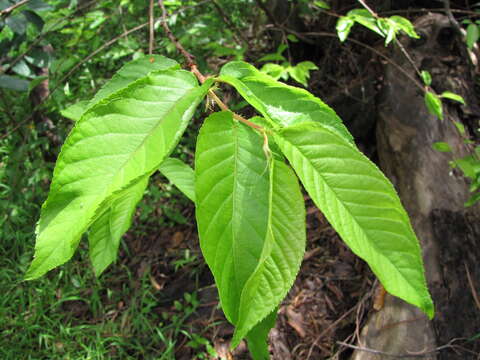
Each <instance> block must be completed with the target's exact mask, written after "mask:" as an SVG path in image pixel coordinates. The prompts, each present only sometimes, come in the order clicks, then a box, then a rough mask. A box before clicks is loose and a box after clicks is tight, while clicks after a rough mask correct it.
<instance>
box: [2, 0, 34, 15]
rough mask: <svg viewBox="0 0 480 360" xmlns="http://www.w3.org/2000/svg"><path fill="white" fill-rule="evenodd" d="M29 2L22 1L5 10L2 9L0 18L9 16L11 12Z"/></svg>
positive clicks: (27, 0)
mask: <svg viewBox="0 0 480 360" xmlns="http://www.w3.org/2000/svg"><path fill="white" fill-rule="evenodd" d="M29 1H30V0H22V1H19V2H18V3H16V4H14V5H12V6H10V7H8V8H6V9H3V10H2V11H0V17H2V16H5V15H8V14H10V13H11V12H12V11H13V10H15V9H16V8H19V7H20V6H22V5H25V4H26V3H28V2H29Z"/></svg>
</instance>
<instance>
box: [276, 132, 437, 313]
mask: <svg viewBox="0 0 480 360" xmlns="http://www.w3.org/2000/svg"><path fill="white" fill-rule="evenodd" d="M275 140H276V142H277V144H278V145H279V147H280V148H281V150H282V151H283V153H284V154H285V155H286V157H287V158H288V160H289V162H290V164H291V165H292V166H293V168H294V169H295V171H296V173H297V175H298V176H299V177H300V179H301V181H302V183H303V185H304V187H305V189H306V190H307V192H308V193H309V194H310V196H311V198H312V199H313V201H314V202H315V204H316V205H317V206H318V207H319V208H320V210H321V211H322V212H323V213H324V214H325V216H326V217H327V219H328V220H329V222H330V223H331V224H332V226H333V227H334V228H335V229H336V230H337V232H338V233H339V234H340V236H341V237H342V239H343V240H344V241H345V242H346V243H347V244H348V246H349V247H350V248H351V249H352V251H353V252H354V253H355V254H357V255H358V256H360V257H361V258H362V259H364V260H365V261H366V262H367V263H368V264H369V265H370V267H371V269H372V270H373V272H374V273H375V274H376V275H377V277H378V278H379V280H380V281H381V282H382V284H383V285H384V287H385V289H386V290H387V291H388V292H389V293H390V294H392V295H395V296H398V297H400V298H401V299H403V300H405V301H407V302H409V303H411V304H413V305H415V306H418V307H419V308H420V309H422V310H423V311H424V312H425V313H426V314H427V315H428V316H429V317H430V318H431V317H433V313H434V309H433V303H432V300H431V298H430V295H429V293H428V290H427V287H426V281H425V276H424V272H423V264H422V257H421V252H420V246H419V243H418V240H417V238H416V236H415V233H414V232H413V230H412V227H411V225H410V221H409V219H408V215H407V213H406V212H405V210H404V209H403V207H402V204H401V202H400V199H399V198H398V196H397V194H396V192H395V190H394V188H393V186H392V185H391V184H390V182H389V181H388V179H387V178H385V176H384V175H383V174H382V172H381V171H380V170H379V169H378V168H377V167H376V166H375V165H374V164H373V163H372V162H371V161H370V160H368V159H367V158H366V157H365V156H364V155H363V154H361V153H360V152H359V151H358V150H357V148H356V147H355V146H354V145H352V144H350V143H349V142H347V141H345V139H343V138H342V137H340V136H338V135H337V134H336V133H334V132H332V131H331V130H330V129H329V128H326V127H324V126H322V125H321V124H318V123H310V124H299V125H295V126H292V127H288V128H284V129H282V130H280V131H279V132H278V133H276V135H275Z"/></svg>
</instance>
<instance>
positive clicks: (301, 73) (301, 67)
mask: <svg viewBox="0 0 480 360" xmlns="http://www.w3.org/2000/svg"><path fill="white" fill-rule="evenodd" d="M310 70H318V66H317V65H315V64H314V63H312V62H311V61H302V62H300V63H298V64H297V65H295V66H291V67H289V68H288V73H289V74H290V76H291V77H292V78H293V79H294V80H295V81H298V82H299V83H300V84H302V85H303V86H305V87H307V86H308V79H309V78H310Z"/></svg>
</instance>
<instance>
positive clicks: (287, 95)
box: [218, 61, 353, 142]
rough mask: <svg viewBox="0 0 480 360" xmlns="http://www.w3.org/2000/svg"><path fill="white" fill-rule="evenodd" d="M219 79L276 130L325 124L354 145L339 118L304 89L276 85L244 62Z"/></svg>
mask: <svg viewBox="0 0 480 360" xmlns="http://www.w3.org/2000/svg"><path fill="white" fill-rule="evenodd" d="M218 79H219V80H220V81H223V82H226V83H228V84H230V85H232V86H233V87H234V88H235V89H236V90H237V91H238V92H239V93H240V94H241V95H242V97H243V98H244V99H245V100H247V101H248V102H249V103H250V104H251V105H252V106H253V107H254V108H256V109H257V110H258V111H259V112H260V113H261V114H262V115H263V116H264V117H265V118H266V119H267V120H269V121H270V123H271V124H272V127H282V126H290V125H293V124H298V123H302V122H321V123H322V124H324V125H325V126H328V127H330V128H332V129H333V130H334V131H336V132H337V133H338V134H339V135H341V136H342V137H344V138H345V139H348V140H349V141H350V142H353V138H352V136H351V135H350V133H349V132H348V130H347V129H346V127H345V126H344V125H343V123H342V120H341V119H340V118H339V117H338V116H337V114H336V113H335V112H334V111H333V110H332V109H331V108H330V107H329V106H328V105H326V104H325V103H324V102H323V101H321V100H320V99H318V98H316V97H314V96H313V95H312V94H310V93H309V92H308V91H306V90H304V89H300V88H296V87H293V86H289V85H286V84H282V83H280V82H278V81H274V80H273V79H271V78H270V77H268V76H266V75H265V74H262V73H261V72H260V71H259V70H257V69H255V67H253V66H252V65H250V64H247V63H245V62H242V61H233V62H230V63H228V64H226V65H225V66H223V68H222V70H221V71H220V77H219V78H218ZM299 109H301V111H299Z"/></svg>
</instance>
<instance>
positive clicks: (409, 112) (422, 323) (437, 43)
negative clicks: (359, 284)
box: [353, 14, 480, 360]
mask: <svg viewBox="0 0 480 360" xmlns="http://www.w3.org/2000/svg"><path fill="white" fill-rule="evenodd" d="M415 25H416V28H417V31H418V32H419V33H420V35H421V36H422V38H421V39H420V40H412V39H403V40H402V43H403V44H404V46H405V48H406V50H407V52H408V53H409V54H410V57H411V60H412V61H413V62H414V63H415V64H416V66H417V67H418V68H419V69H421V70H428V71H429V72H430V74H432V77H433V83H432V87H433V89H434V90H435V91H436V93H437V94H440V93H442V92H443V91H446V90H449V91H453V92H455V93H457V94H460V95H462V96H463V97H464V99H465V100H466V101H467V106H465V107H463V106H461V105H459V104H458V103H453V102H450V101H447V100H444V107H443V108H444V113H445V119H444V120H443V121H441V120H439V119H437V118H435V117H434V116H432V115H430V114H429V113H428V111H427V109H426V107H425V103H424V99H423V96H424V94H423V92H422V91H421V88H420V87H419V86H417V85H415V83H414V82H413V81H412V80H411V79H409V78H407V77H406V76H405V75H403V74H402V73H401V72H399V71H398V69H397V68H396V67H394V66H392V65H391V64H389V65H387V66H386V70H385V84H386V85H385V88H384V90H383V92H382V98H381V99H380V103H379V116H378V123H377V143H378V144H377V145H378V154H379V158H380V164H381V167H382V169H383V171H384V172H385V173H386V175H387V176H388V177H389V178H390V180H391V181H392V182H393V183H394V185H395V187H396V189H397V191H398V192H399V195H400V198H401V199H402V202H403V204H404V206H405V207H406V209H407V211H408V213H409V215H410V218H411V221H412V225H413V227H414V229H415V231H416V233H417V236H418V237H419V239H420V242H421V244H422V248H423V255H424V262H425V269H426V275H427V279H428V284H429V289H430V291H431V294H432V297H433V301H434V303H435V306H436V313H435V318H434V320H433V321H429V320H428V319H427V318H426V317H425V316H424V315H423V314H422V313H421V312H420V311H419V310H417V309H415V308H414V307H412V306H410V305H408V304H406V303H404V302H403V301H401V300H399V299H397V298H394V297H392V296H390V295H387V296H386V299H385V305H384V306H383V308H382V309H381V310H380V311H378V312H374V313H373V314H371V316H370V318H369V320H368V322H367V324H366V326H365V327H364V328H363V331H362V335H361V340H360V343H359V344H358V346H360V347H363V348H369V349H375V350H379V351H380V352H384V353H389V354H396V355H404V354H410V355H412V354H411V353H412V352H413V353H421V354H423V355H425V357H424V358H426V359H434V358H438V359H450V360H451V359H470V358H475V356H474V355H472V353H469V352H468V351H474V352H476V353H477V354H478V352H479V351H480V343H479V341H478V340H477V341H472V342H466V341H465V340H463V341H461V340H454V339H457V338H464V339H465V338H470V337H472V336H475V335H476V334H478V332H479V324H480V304H479V303H478V296H480V295H479V293H478V292H477V290H480V267H479V263H480V241H479V238H480V226H479V219H480V211H479V206H478V205H475V206H474V207H472V208H465V207H464V202H465V201H466V200H467V199H468V197H469V191H468V183H467V181H466V180H465V178H464V177H463V176H462V175H461V174H460V173H459V172H458V171H457V170H452V168H451V167H450V165H449V161H452V160H453V159H456V158H459V157H462V156H465V155H466V154H468V153H469V152H471V149H470V148H468V146H467V145H465V144H464V141H463V139H462V137H461V136H460V135H459V132H458V130H457V129H456V127H455V125H454V121H458V122H462V121H463V123H464V124H465V125H466V127H467V128H472V127H473V126H475V127H478V123H477V124H476V125H474V124H471V123H470V121H471V120H472V118H473V117H474V116H476V119H475V121H477V122H478V114H479V111H478V106H477V105H476V99H475V95H474V92H473V88H474V83H473V80H472V76H471V69H470V67H469V62H468V61H467V56H468V54H467V53H466V51H465V50H464V49H465V45H464V44H463V42H462V39H459V38H458V36H457V35H456V32H455V31H454V29H453V28H452V26H451V25H450V23H449V20H448V18H447V17H445V16H443V15H438V14H429V15H427V16H424V17H422V18H420V19H419V20H418V21H417V22H416V24H415ZM399 50H400V49H397V50H396V53H395V54H394V56H393V59H394V61H395V62H396V63H398V64H400V65H401V66H402V68H403V69H405V70H407V71H408V72H409V74H410V75H411V77H413V78H416V79H418V76H417V75H416V74H415V71H414V69H413V66H412V65H411V64H410V62H409V61H408V60H407V59H406V57H405V55H403V54H402V52H401V51H399ZM474 135H475V134H473V136H474ZM438 141H442V142H447V143H449V144H450V146H451V148H452V149H453V152H452V153H441V152H438V151H436V150H433V149H432V144H433V143H434V142H438ZM475 289H477V290H475ZM475 297H477V303H476V301H475ZM445 344H451V345H454V346H455V345H462V348H466V349H467V350H468V351H466V350H465V349H459V348H454V347H452V346H447V347H444V348H442V349H441V350H440V351H438V352H432V350H433V349H435V348H436V347H438V346H442V345H445ZM403 357H404V358H407V357H406V356H403ZM391 358H392V357H391V356H387V355H385V354H383V355H382V354H379V353H374V352H372V351H368V350H357V351H355V353H354V355H353V359H354V360H364V359H391Z"/></svg>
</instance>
